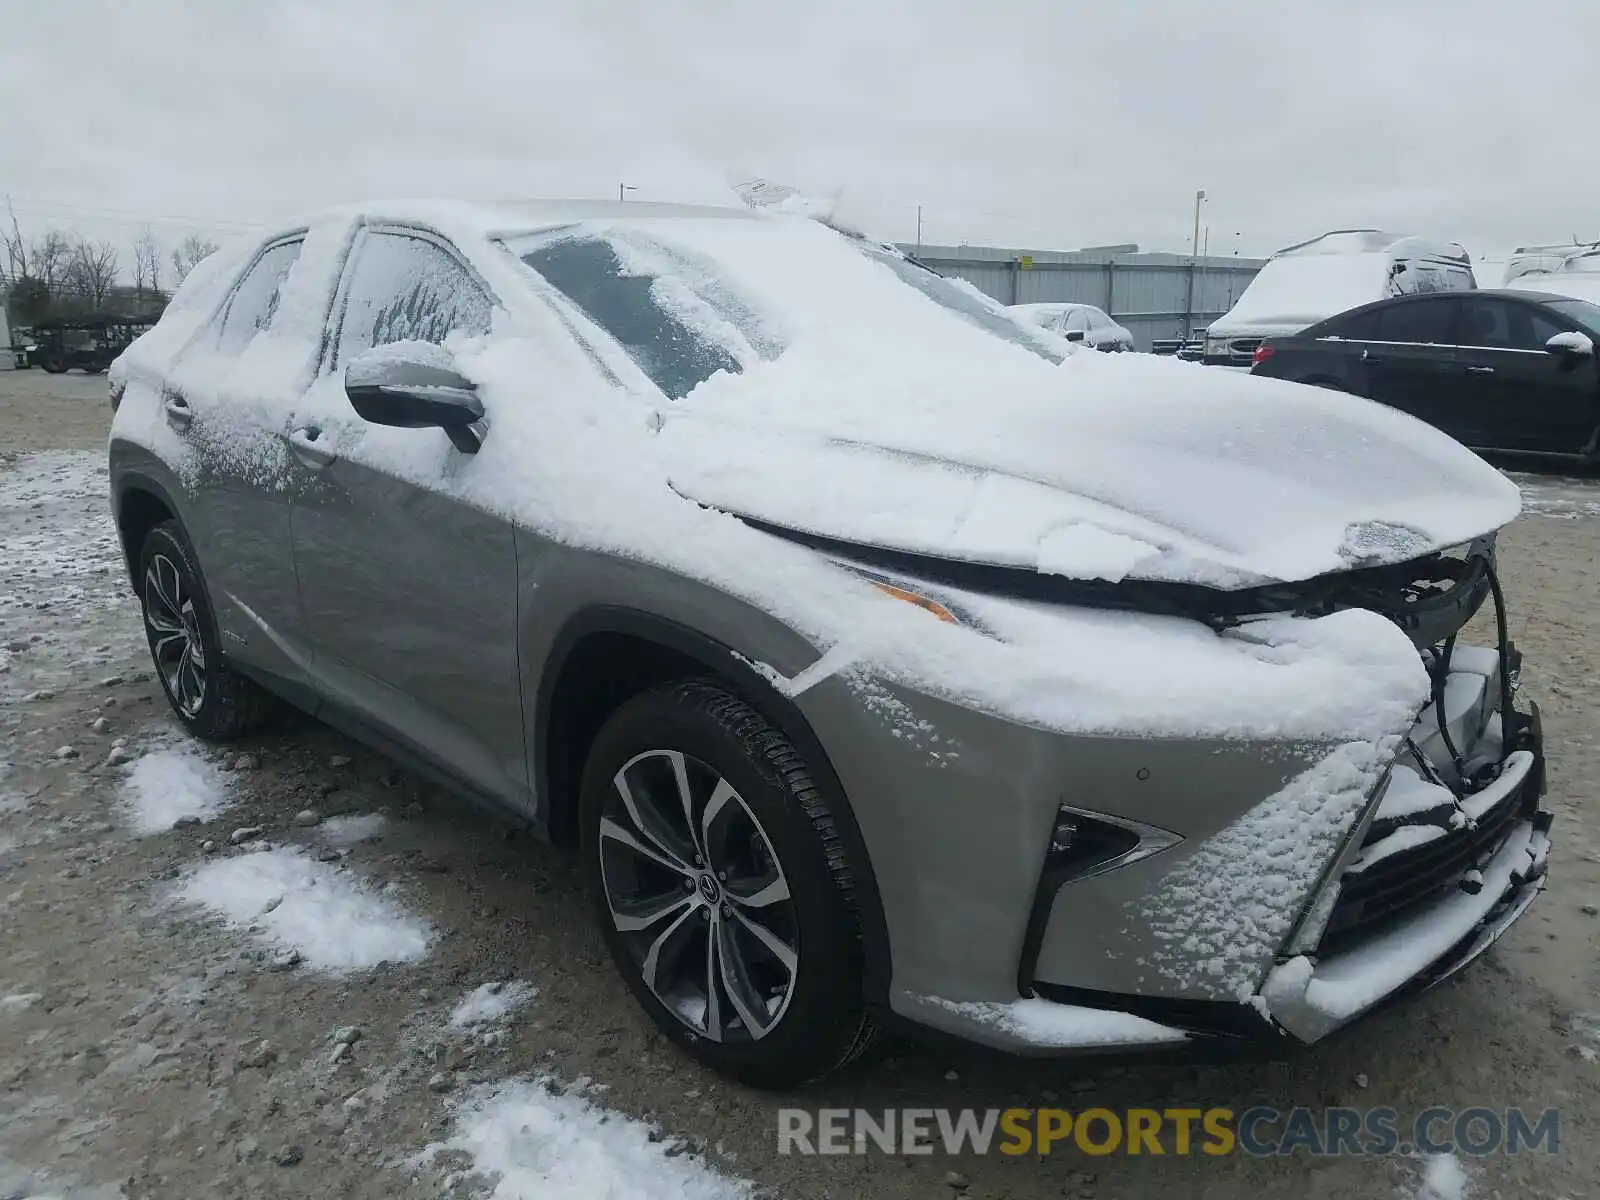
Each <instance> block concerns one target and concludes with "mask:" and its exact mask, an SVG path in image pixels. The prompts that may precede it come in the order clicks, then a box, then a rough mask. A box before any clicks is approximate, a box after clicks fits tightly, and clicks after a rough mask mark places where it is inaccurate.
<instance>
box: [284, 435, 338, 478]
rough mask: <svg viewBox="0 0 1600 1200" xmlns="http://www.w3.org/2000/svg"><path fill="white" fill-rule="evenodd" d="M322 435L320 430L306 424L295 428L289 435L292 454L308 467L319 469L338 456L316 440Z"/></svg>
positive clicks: (314, 469)
mask: <svg viewBox="0 0 1600 1200" xmlns="http://www.w3.org/2000/svg"><path fill="white" fill-rule="evenodd" d="M321 437H322V430H320V429H313V428H311V427H309V426H306V427H304V428H301V429H296V430H295V431H294V432H293V433H291V434H290V435H289V445H290V446H291V447H292V448H293V450H294V456H295V457H296V458H298V459H299V460H300V461H301V462H303V463H304V464H305V465H306V466H308V467H310V468H311V469H312V470H313V471H320V470H322V468H323V467H325V466H327V465H328V464H329V463H331V462H332V461H333V460H334V459H336V458H338V457H339V456H338V455H337V454H335V453H334V452H333V451H332V450H329V449H328V448H327V447H326V446H324V445H322V444H321V442H320V441H319V440H318V439H320V438H321Z"/></svg>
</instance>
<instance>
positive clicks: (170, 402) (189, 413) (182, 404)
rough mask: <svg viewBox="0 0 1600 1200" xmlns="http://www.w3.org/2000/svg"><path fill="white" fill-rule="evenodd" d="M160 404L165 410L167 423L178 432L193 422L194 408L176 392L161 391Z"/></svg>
mask: <svg viewBox="0 0 1600 1200" xmlns="http://www.w3.org/2000/svg"><path fill="white" fill-rule="evenodd" d="M161 405H162V407H163V408H164V409H166V412H167V424H168V425H171V426H172V427H173V428H174V429H176V430H177V431H178V432H179V433H182V432H183V431H184V430H186V429H188V428H189V426H190V425H191V424H193V422H194V410H193V409H192V408H190V407H189V402H188V401H187V400H185V399H184V398H183V396H182V395H181V394H179V393H178V392H172V391H166V392H162V393H161Z"/></svg>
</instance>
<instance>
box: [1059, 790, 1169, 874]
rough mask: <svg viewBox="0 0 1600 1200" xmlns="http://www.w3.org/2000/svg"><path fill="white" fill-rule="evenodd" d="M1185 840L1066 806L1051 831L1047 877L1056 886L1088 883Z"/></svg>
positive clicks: (1135, 822) (1153, 827) (1140, 825)
mask: <svg viewBox="0 0 1600 1200" xmlns="http://www.w3.org/2000/svg"><path fill="white" fill-rule="evenodd" d="M1182 840H1183V839H1182V838H1180V837H1179V836H1178V835H1177V834H1175V833H1172V832H1170V831H1168V830H1165V829H1158V828H1156V827H1155V826H1153V825H1142V824H1140V823H1139V822H1137V821H1128V820H1124V819H1123V818H1121V817H1108V816H1106V815H1105V814H1103V813H1089V812H1084V811H1083V810H1082V809H1079V808H1073V807H1071V806H1070V805H1066V804H1063V805H1062V806H1061V808H1060V809H1059V810H1058V811H1057V812H1056V823H1055V826H1054V827H1053V828H1052V829H1051V831H1050V848H1049V850H1048V851H1047V852H1046V854H1045V863H1044V875H1045V878H1046V879H1048V880H1049V881H1050V882H1051V883H1053V884H1054V885H1055V886H1057V887H1060V886H1061V885H1062V884H1066V883H1070V882H1072V881H1073V880H1075V879H1087V878H1089V877H1090V876H1094V875H1101V874H1104V873H1105V872H1107V871H1113V870H1116V869H1117V868H1118V867H1125V866H1127V865H1128V864H1129V863H1135V862H1138V861H1139V860H1140V859H1143V858H1149V857H1150V856H1151V855H1152V854H1158V853H1160V852H1161V851H1162V850H1165V849H1167V848H1168V847H1169V846H1175V845H1177V844H1178V843H1179V842H1180V841H1182Z"/></svg>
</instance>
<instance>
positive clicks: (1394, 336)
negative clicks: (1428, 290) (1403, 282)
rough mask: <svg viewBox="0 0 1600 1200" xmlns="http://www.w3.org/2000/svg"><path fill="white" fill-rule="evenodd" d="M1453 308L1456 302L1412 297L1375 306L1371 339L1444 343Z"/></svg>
mask: <svg viewBox="0 0 1600 1200" xmlns="http://www.w3.org/2000/svg"><path fill="white" fill-rule="evenodd" d="M1455 310H1456V305H1455V304H1453V303H1452V302H1451V301H1449V300H1414V301H1411V302H1410V303H1407V304H1395V305H1392V306H1390V307H1388V308H1382V309H1378V310H1377V312H1376V314H1375V315H1376V316H1377V318H1378V336H1377V338H1376V339H1374V340H1376V341H1380V342H1413V343H1420V344H1432V345H1437V346H1448V345H1450V344H1451V341H1452V336H1453V335H1452V331H1451V325H1452V322H1451V316H1452V315H1453V314H1454V312H1455Z"/></svg>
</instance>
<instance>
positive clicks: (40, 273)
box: [29, 229, 72, 299]
mask: <svg viewBox="0 0 1600 1200" xmlns="http://www.w3.org/2000/svg"><path fill="white" fill-rule="evenodd" d="M29 254H30V257H31V258H32V260H33V261H32V263H31V264H30V265H31V267H32V270H33V278H35V279H37V280H39V281H40V282H41V283H43V284H44V290H45V293H46V294H47V295H48V296H50V297H51V298H52V299H54V298H55V297H56V296H57V295H59V294H60V292H61V285H62V283H63V282H64V281H65V278H66V274H67V268H68V266H69V265H71V262H72V246H71V245H70V244H69V243H68V242H67V239H66V237H65V236H64V235H63V234H62V233H61V232H60V230H56V229H47V230H45V233H44V236H43V237H39V238H34V239H33V248H32V250H31V251H30V252H29Z"/></svg>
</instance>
